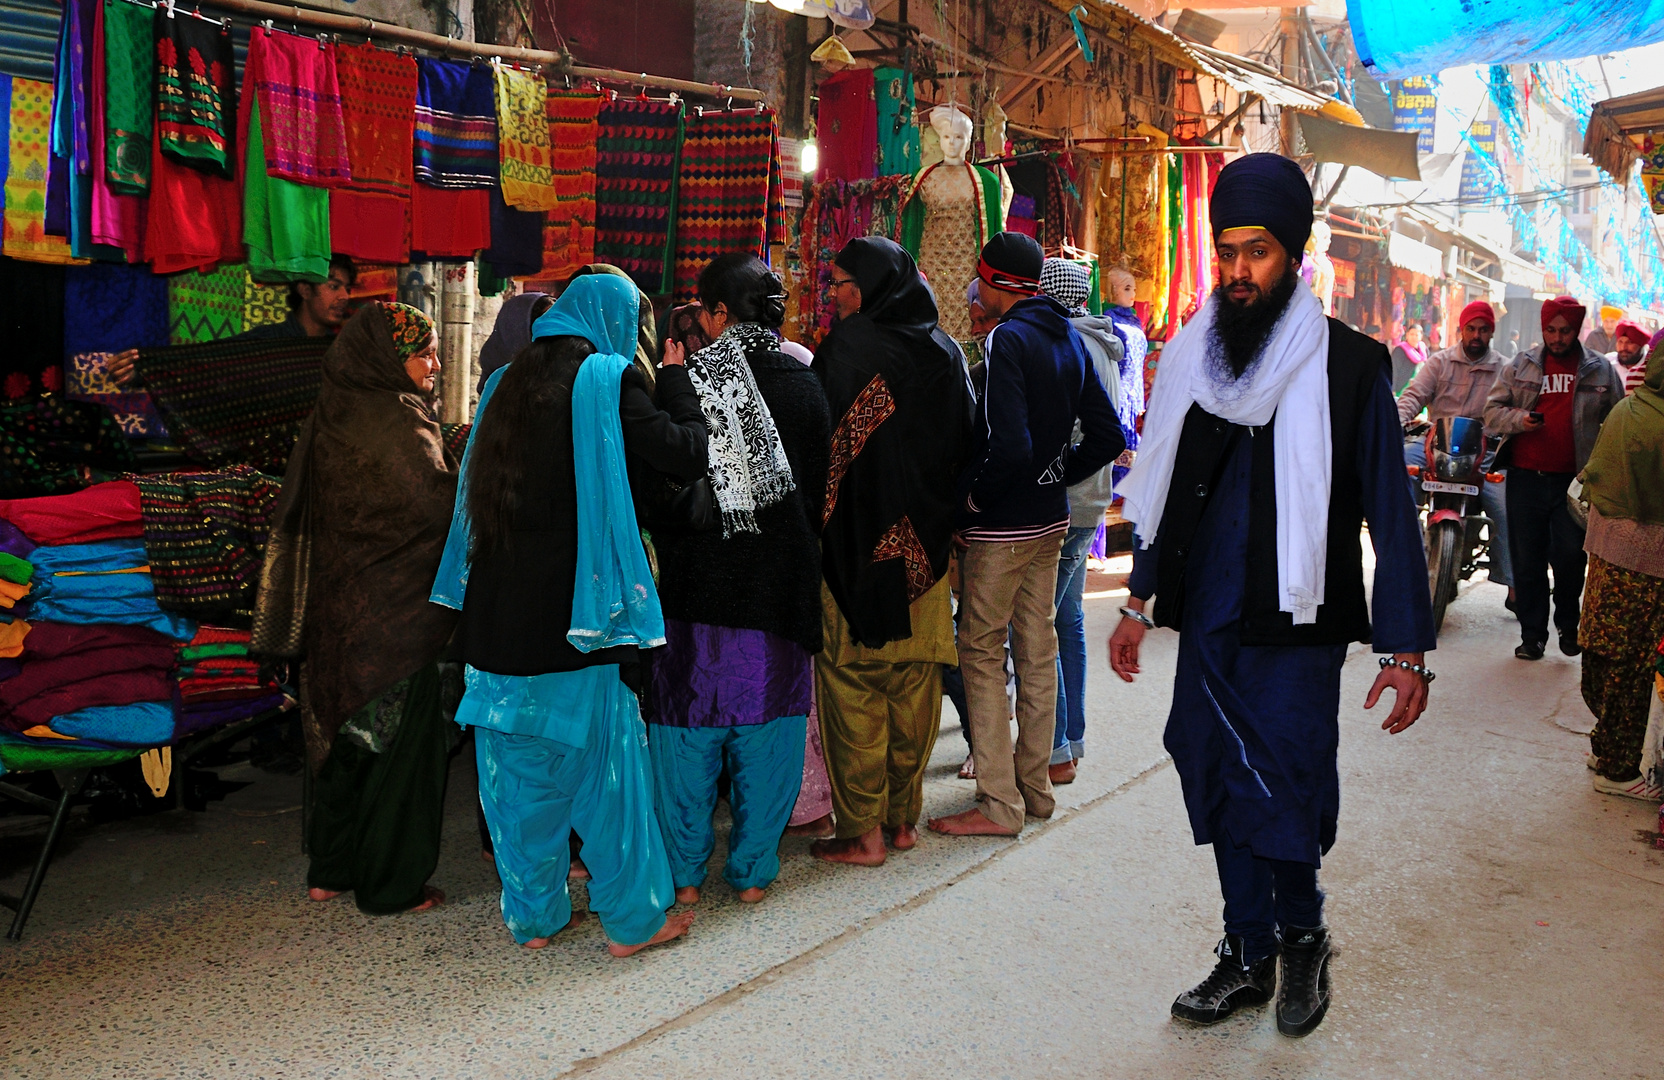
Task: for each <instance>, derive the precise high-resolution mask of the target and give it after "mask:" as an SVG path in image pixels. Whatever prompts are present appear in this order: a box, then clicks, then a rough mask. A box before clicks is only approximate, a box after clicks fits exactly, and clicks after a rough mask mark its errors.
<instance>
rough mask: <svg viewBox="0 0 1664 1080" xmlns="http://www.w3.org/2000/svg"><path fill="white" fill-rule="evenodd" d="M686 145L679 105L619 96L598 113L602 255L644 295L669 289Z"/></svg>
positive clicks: (597, 181)
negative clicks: (675, 209) (678, 185)
mask: <svg viewBox="0 0 1664 1080" xmlns="http://www.w3.org/2000/svg"><path fill="white" fill-rule="evenodd" d="M681 144H682V106H681V105H680V104H671V103H666V102H660V101H636V100H631V99H628V98H619V99H617V100H615V101H613V102H611V103H609V104H608V105H606V106H604V107H603V108H602V109H601V112H600V115H599V116H598V117H597V119H596V140H595V258H596V259H597V260H598V261H600V262H605V263H611V264H612V265H614V266H616V267H618V268H619V269H620V270H623V271H624V272H625V273H626V274H629V275H630V278H631V280H632V281H634V282H635V283H636V287H637V288H639V289H640V290H641V291H642V292H645V293H656V294H658V293H667V292H669V291H670V282H671V274H670V269H671V267H670V255H671V252H672V248H671V242H672V240H671V229H672V227H673V226H674V225H675V219H674V218H673V217H672V215H671V208H672V206H673V205H674V203H675V201H676V173H677V165H678V163H679V161H680V157H681Z"/></svg>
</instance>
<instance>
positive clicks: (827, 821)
mask: <svg viewBox="0 0 1664 1080" xmlns="http://www.w3.org/2000/svg"><path fill="white" fill-rule="evenodd" d="M835 834H836V830H835V829H833V827H832V815H831V814H827V815H825V816H823V817H818V818H816V819H815V820H813V821H805V822H804V823H803V824H801V825H787V826H786V835H787V836H817V837H827V836H833V835H835Z"/></svg>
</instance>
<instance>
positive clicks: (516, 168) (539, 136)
mask: <svg viewBox="0 0 1664 1080" xmlns="http://www.w3.org/2000/svg"><path fill="white" fill-rule="evenodd" d="M491 74H492V79H493V80H494V82H495V85H496V90H497V149H498V168H499V169H500V170H501V172H502V185H503V201H504V202H506V203H508V205H510V206H512V207H514V208H515V209H516V210H548V209H550V208H551V207H553V206H554V205H555V187H554V176H553V174H552V173H551V172H550V170H549V112H548V96H549V88H548V86H547V85H546V84H545V83H544V81H543V76H542V75H539V74H537V73H536V72H531V71H519V70H517V69H515V68H512V67H506V66H504V65H502V64H494V65H492V69H491Z"/></svg>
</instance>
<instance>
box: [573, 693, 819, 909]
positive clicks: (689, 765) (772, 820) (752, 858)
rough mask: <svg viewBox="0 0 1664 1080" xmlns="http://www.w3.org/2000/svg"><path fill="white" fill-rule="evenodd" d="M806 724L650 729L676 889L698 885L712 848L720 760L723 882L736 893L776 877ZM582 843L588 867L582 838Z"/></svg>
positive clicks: (782, 721) (782, 720)
mask: <svg viewBox="0 0 1664 1080" xmlns="http://www.w3.org/2000/svg"><path fill="white" fill-rule="evenodd" d="M807 724H808V717H806V716H782V717H779V718H778V719H775V720H770V721H769V722H768V723H766V724H747V725H744V726H740V727H706V728H685V727H673V726H671V725H669V724H654V725H653V729H652V733H651V737H650V739H649V742H648V753H649V755H650V756H651V757H652V760H653V787H654V792H655V796H656V798H655V803H656V804H657V809H658V814H659V825H660V827H661V829H662V830H663V833H664V841H665V848H666V850H667V852H668V854H669V856H670V875H671V879H672V880H673V881H674V882H675V883H676V888H678V889H682V888H686V887H687V886H689V885H692V886H695V887H698V886H700V885H702V884H703V883H704V881H705V865H706V864H707V863H709V862H710V860H711V851H712V850H713V849H714V848H715V847H716V830H715V829H714V828H713V827H712V824H711V814H712V813H713V812H714V811H715V810H716V783H717V777H718V776H719V775H720V774H721V772H722V766H723V763H724V761H726V762H727V765H728V777H729V780H730V782H731V786H730V788H729V795H728V799H729V803H730V805H732V807H733V811H734V826H733V829H732V831H731V832H730V833H729V834H728V861H727V863H726V864H724V865H723V868H722V876H723V878H724V879H725V880H726V881H727V882H728V884H730V885H732V886H733V887H734V888H735V889H736V890H740V891H744V890H745V889H753V888H755V889H766V888H768V887H769V885H771V884H772V883H773V882H774V879H775V878H777V877H779V876H780V850H779V849H780V837H781V835H782V834H783V833H784V832H785V831H786V823H787V822H788V821H790V820H791V816H792V807H793V806H795V805H796V804H797V791H798V788H799V787H801V786H802V784H803V741H804V738H805V737H806V736H807V734H808V727H807ZM579 831H580V832H581V831H582V830H581V829H580V830H579ZM583 837H584V859H585V861H586V863H587V861H588V859H589V844H590V839H589V834H588V833H584V834H583Z"/></svg>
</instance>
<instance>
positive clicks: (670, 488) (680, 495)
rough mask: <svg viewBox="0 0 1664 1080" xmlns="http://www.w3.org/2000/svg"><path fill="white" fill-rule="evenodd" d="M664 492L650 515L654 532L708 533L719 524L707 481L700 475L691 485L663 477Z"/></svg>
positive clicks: (714, 492) (720, 513)
mask: <svg viewBox="0 0 1664 1080" xmlns="http://www.w3.org/2000/svg"><path fill="white" fill-rule="evenodd" d="M663 488H664V491H663V493H662V498H661V499H660V500H659V506H658V508H657V511H656V513H655V514H654V518H655V522H654V524H655V525H656V527H657V531H661V532H690V533H697V532H709V531H710V530H712V529H714V528H716V527H717V526H719V525H721V524H722V511H721V510H720V509H718V508H717V505H716V490H715V489H714V488H713V487H711V478H710V477H709V476H701V477H700V478H699V479H697V480H695V481H694V482H693V483H691V484H683V483H680V482H678V481H675V480H672V479H670V478H669V477H665V478H664V483H663Z"/></svg>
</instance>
